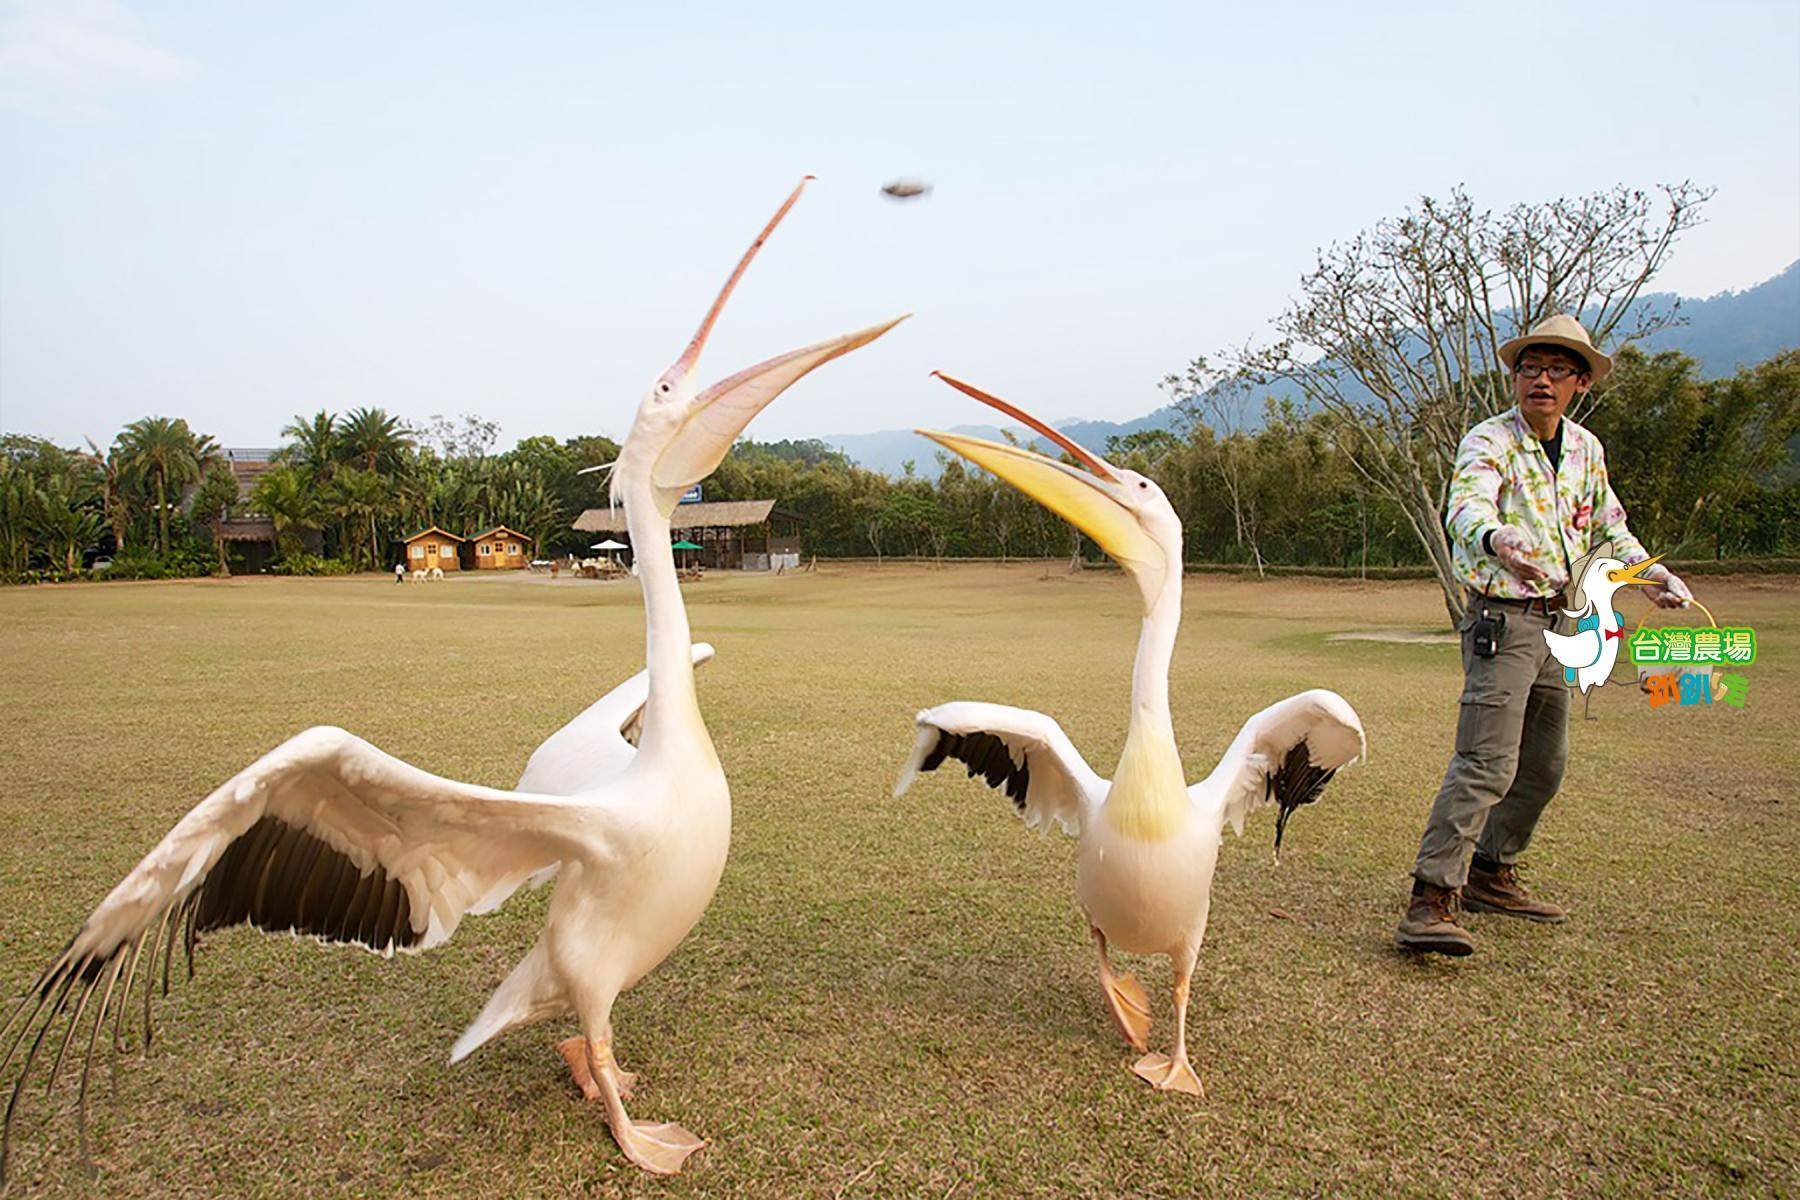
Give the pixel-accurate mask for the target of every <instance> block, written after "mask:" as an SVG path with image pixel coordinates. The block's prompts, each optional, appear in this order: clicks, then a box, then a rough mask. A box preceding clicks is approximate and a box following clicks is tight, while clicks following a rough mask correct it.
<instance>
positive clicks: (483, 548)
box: [475, 542, 494, 558]
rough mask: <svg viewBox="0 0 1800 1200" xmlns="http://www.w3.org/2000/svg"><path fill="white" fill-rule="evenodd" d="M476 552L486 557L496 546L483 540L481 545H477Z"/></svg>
mask: <svg viewBox="0 0 1800 1200" xmlns="http://www.w3.org/2000/svg"><path fill="white" fill-rule="evenodd" d="M475 552H476V553H477V554H479V555H481V556H482V557H483V558H486V557H487V556H488V555H490V554H492V553H493V552H494V548H493V547H492V546H490V545H488V544H487V543H486V542H483V543H481V545H479V546H477V547H475Z"/></svg>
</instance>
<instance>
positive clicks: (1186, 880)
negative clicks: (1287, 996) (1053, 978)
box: [1075, 804, 1224, 959]
mask: <svg viewBox="0 0 1800 1200" xmlns="http://www.w3.org/2000/svg"><path fill="white" fill-rule="evenodd" d="M1223 829H1224V822H1223V821H1222V820H1220V819H1218V817H1217V816H1216V815H1214V816H1210V817H1209V815H1208V814H1207V813H1205V812H1204V811H1202V809H1201V806H1200V805H1198V804H1193V805H1191V806H1190V809H1189V811H1188V813H1187V814H1186V815H1185V817H1184V818H1183V820H1182V821H1181V824H1180V825H1179V827H1178V828H1176V829H1175V830H1173V831H1172V832H1170V833H1169V834H1168V835H1166V836H1165V837H1163V838H1162V839H1160V840H1158V841H1145V840H1142V839H1140V838H1138V837H1134V836H1132V835H1131V834H1128V833H1125V832H1123V831H1122V830H1120V829H1118V828H1116V827H1114V825H1113V823H1112V822H1111V821H1109V820H1107V818H1106V814H1105V812H1104V811H1102V812H1101V813H1100V814H1099V815H1098V819H1097V820H1094V821H1092V822H1091V823H1089V824H1088V825H1087V826H1086V827H1085V828H1083V830H1082V831H1081V842H1080V844H1079V847H1078V851H1077V855H1076V868H1075V896H1076V899H1077V900H1079V901H1080V903H1081V908H1082V911H1083V912H1085V913H1086V914H1087V917H1088V921H1089V922H1090V923H1091V924H1092V925H1093V926H1094V927H1095V928H1097V929H1099V930H1100V932H1102V933H1104V934H1105V935H1106V940H1107V941H1108V942H1110V943H1112V944H1113V945H1115V946H1117V947H1119V948H1120V949H1121V950H1130V951H1132V952H1134V953H1137V954H1167V955H1169V956H1170V957H1171V958H1176V959H1180V958H1182V957H1183V956H1186V955H1193V954H1197V953H1198V952H1199V950H1200V943H1201V942H1202V941H1203V940H1205V938H1206V917H1207V913H1208V910H1209V909H1210V908H1211V907H1212V880H1213V868H1214V867H1215V866H1216V865H1217V863H1218V860H1219V840H1220V833H1221V831H1222V830H1223Z"/></svg>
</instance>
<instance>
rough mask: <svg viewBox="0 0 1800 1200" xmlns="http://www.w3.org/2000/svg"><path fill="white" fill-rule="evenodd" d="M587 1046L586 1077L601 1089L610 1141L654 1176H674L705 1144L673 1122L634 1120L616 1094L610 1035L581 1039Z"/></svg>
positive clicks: (621, 1099) (615, 1064)
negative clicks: (615, 1143)
mask: <svg viewBox="0 0 1800 1200" xmlns="http://www.w3.org/2000/svg"><path fill="white" fill-rule="evenodd" d="M581 1040H582V1043H583V1045H584V1047H585V1048H586V1053H587V1060H588V1062H587V1067H588V1076H589V1078H590V1079H592V1080H594V1081H595V1082H596V1083H597V1084H598V1085H599V1088H600V1099H601V1100H602V1101H603V1102H604V1103H605V1105H606V1124H607V1128H609V1129H611V1130H612V1135H613V1140H614V1141H615V1142H618V1143H619V1149H621V1150H623V1151H624V1152H625V1157H626V1158H629V1159H630V1160H631V1161H632V1162H634V1163H636V1164H637V1165H638V1166H640V1167H642V1168H643V1169H644V1170H646V1171H649V1172H650V1173H651V1174H653V1175H675V1174H678V1173H680V1171H681V1166H682V1164H683V1163H685V1162H686V1161H687V1158H688V1155H690V1154H692V1153H693V1152H694V1151H696V1150H698V1149H700V1147H702V1146H704V1145H706V1142H705V1141H703V1140H702V1139H700V1138H697V1137H695V1136H694V1135H693V1134H691V1133H689V1132H688V1131H687V1130H685V1129H683V1128H682V1127H681V1126H679V1125H677V1124H675V1123H674V1122H673V1121H666V1122H663V1123H661V1124H657V1123H653V1122H650V1121H634V1120H632V1119H631V1114H629V1113H627V1112H626V1111H625V1101H624V1099H623V1098H622V1097H621V1096H620V1095H619V1084H618V1082H617V1075H618V1074H619V1069H618V1064H617V1063H615V1062H614V1061H613V1055H612V1040H611V1039H610V1038H606V1039H598V1038H586V1037H584V1038H582V1039H581Z"/></svg>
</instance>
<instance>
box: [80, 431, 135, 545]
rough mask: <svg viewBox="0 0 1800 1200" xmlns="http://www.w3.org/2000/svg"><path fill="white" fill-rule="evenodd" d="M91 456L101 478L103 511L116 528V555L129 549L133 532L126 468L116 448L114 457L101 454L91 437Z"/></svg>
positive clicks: (89, 444)
mask: <svg viewBox="0 0 1800 1200" xmlns="http://www.w3.org/2000/svg"><path fill="white" fill-rule="evenodd" d="M86 441H87V445H88V457H89V458H90V459H92V460H93V463H94V469H95V472H96V473H97V474H98V475H99V477H100V510H101V512H103V513H104V514H105V515H106V523H107V524H108V525H109V526H111V527H112V535H113V553H114V554H118V553H121V552H122V551H123V550H124V549H125V535H126V534H127V533H129V532H130V530H131V501H130V497H129V496H128V495H127V494H126V493H127V492H128V491H129V488H128V486H127V485H128V481H127V479H126V477H125V475H126V473H125V469H124V466H123V464H122V462H121V460H120V456H119V452H118V450H117V449H116V448H115V449H114V450H113V452H112V453H111V454H107V453H104V452H102V451H101V449H100V447H98V446H96V445H95V444H94V439H93V438H87V439H86Z"/></svg>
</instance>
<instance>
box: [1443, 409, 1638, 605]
mask: <svg viewBox="0 0 1800 1200" xmlns="http://www.w3.org/2000/svg"><path fill="white" fill-rule="evenodd" d="M1449 501H1450V503H1449V512H1448V514H1447V516H1446V517H1445V524H1446V525H1448V526H1449V529H1450V541H1451V544H1452V547H1453V550H1454V556H1455V566H1456V575H1457V578H1459V579H1461V580H1462V582H1463V584H1464V586H1466V587H1468V588H1470V589H1472V590H1474V591H1477V592H1485V593H1487V594H1488V595H1490V596H1504V597H1509V598H1511V599H1515V600H1529V599H1535V598H1537V597H1540V596H1546V597H1547V596H1555V595H1557V594H1558V593H1560V592H1561V591H1562V590H1563V589H1564V588H1565V587H1567V586H1568V583H1569V571H1570V564H1571V563H1572V562H1574V560H1575V559H1578V558H1580V557H1581V556H1582V555H1583V554H1586V553H1587V552H1588V551H1589V550H1590V549H1592V548H1593V547H1595V546H1598V545H1599V544H1600V543H1601V542H1606V541H1610V542H1611V543H1612V544H1613V557H1615V558H1617V559H1619V560H1620V561H1622V562H1627V563H1635V562H1638V561H1640V560H1642V559H1645V558H1648V557H1650V556H1649V555H1648V554H1646V553H1645V552H1644V547H1643V546H1642V545H1641V544H1640V543H1639V542H1638V540H1637V539H1636V538H1635V537H1633V536H1632V535H1631V530H1629V529H1627V528H1626V527H1625V506H1624V505H1622V504H1620V503H1619V498H1618V496H1616V495H1614V494H1613V490H1612V484H1611V483H1610V482H1609V481H1608V479H1607V476H1606V452H1605V451H1604V450H1603V449H1601V447H1600V439H1599V438H1597V437H1595V436H1594V435H1593V434H1591V433H1589V432H1588V431H1587V430H1585V429H1583V428H1582V427H1581V426H1579V425H1577V424H1576V423H1575V422H1573V421H1571V420H1569V418H1567V417H1564V418H1563V419H1562V461H1561V463H1560V464H1559V465H1557V466H1552V465H1551V463H1550V456H1549V455H1548V454H1546V453H1545V452H1544V447H1543V445H1542V444H1541V443H1540V442H1539V441H1538V438H1537V435H1536V434H1535V433H1533V432H1532V431H1531V426H1530V425H1528V424H1526V422H1525V416H1524V414H1523V413H1521V412H1520V411H1519V409H1518V406H1517V405H1514V406H1513V407H1512V408H1510V409H1508V410H1507V411H1505V412H1503V413H1501V414H1500V415H1499V416H1497V417H1490V418H1489V419H1487V420H1485V421H1483V422H1481V424H1479V425H1477V426H1475V428H1473V429H1471V430H1469V432H1468V433H1467V434H1465V435H1464V436H1463V440H1462V443H1461V444H1460V445H1459V446H1457V448H1456V473H1455V475H1454V476H1453V477H1452V479H1451V480H1450V496H1449ZM1502 525H1511V526H1513V527H1515V528H1517V529H1519V530H1521V531H1522V532H1523V533H1524V535H1525V542H1526V545H1527V546H1528V547H1529V549H1528V551H1527V557H1528V558H1529V559H1530V561H1531V562H1532V563H1533V564H1535V565H1536V566H1537V567H1538V568H1539V569H1541V570H1542V571H1543V572H1544V573H1545V575H1546V576H1548V578H1545V579H1540V580H1538V581H1537V582H1535V583H1526V582H1525V581H1524V580H1522V579H1520V578H1519V577H1518V576H1516V575H1514V574H1513V573H1512V572H1511V571H1508V570H1507V569H1506V568H1505V567H1504V566H1502V565H1501V564H1500V560H1499V559H1498V558H1496V557H1494V555H1492V554H1490V553H1488V551H1487V550H1486V549H1485V548H1484V547H1483V540H1484V538H1485V536H1486V535H1487V534H1489V533H1492V532H1493V531H1494V530H1496V529H1498V528H1500V526H1502Z"/></svg>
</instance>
